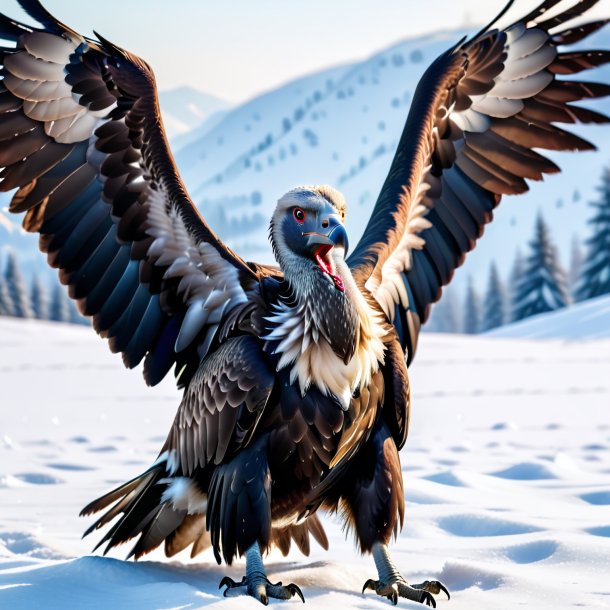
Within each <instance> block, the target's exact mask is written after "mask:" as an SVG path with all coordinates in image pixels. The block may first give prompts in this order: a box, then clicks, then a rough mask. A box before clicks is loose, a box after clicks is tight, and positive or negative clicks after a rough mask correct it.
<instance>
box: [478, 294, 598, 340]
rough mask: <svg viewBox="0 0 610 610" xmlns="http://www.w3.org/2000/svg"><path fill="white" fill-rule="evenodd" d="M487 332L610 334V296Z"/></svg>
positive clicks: (505, 334) (527, 335) (517, 335)
mask: <svg viewBox="0 0 610 610" xmlns="http://www.w3.org/2000/svg"><path fill="white" fill-rule="evenodd" d="M486 336H488V337H506V338H508V337H513V338H531V339H553V338H565V339H576V340H579V339H597V338H610V296H608V295H606V296H601V297H597V298H595V299H589V300H587V301H584V302H582V303H576V304H575V305H571V306H569V307H565V308H563V309H558V310H556V311H553V312H549V313H544V314H540V315H537V316H532V317H531V318H527V319H525V320H522V321H520V322H514V323H513V324H508V325H506V326H502V327H501V328H498V329H495V330H492V331H490V332H488V333H487V334H486Z"/></svg>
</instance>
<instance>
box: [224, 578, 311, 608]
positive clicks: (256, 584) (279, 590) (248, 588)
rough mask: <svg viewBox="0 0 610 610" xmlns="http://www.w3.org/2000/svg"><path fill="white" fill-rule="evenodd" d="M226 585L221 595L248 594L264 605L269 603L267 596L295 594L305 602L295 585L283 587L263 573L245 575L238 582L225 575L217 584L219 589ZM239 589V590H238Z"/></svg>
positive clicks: (283, 597)
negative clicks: (247, 576) (272, 581)
mask: <svg viewBox="0 0 610 610" xmlns="http://www.w3.org/2000/svg"><path fill="white" fill-rule="evenodd" d="M224 586H226V587H227V588H226V589H225V590H224V593H223V595H224V596H225V597H229V596H232V595H250V596H251V597H254V598H255V599H258V601H259V602H261V604H264V605H265V606H266V605H267V604H269V598H270V597H273V598H274V599H291V598H293V597H294V596H295V595H297V596H298V597H300V598H301V601H302V602H303V603H305V598H304V597H303V592H302V591H301V589H299V587H297V585H295V584H294V583H290V584H288V585H286V586H285V587H284V586H283V585H282V583H281V582H277V583H275V584H273V583H271V582H270V581H269V579H268V578H267V577H266V576H265V575H264V574H252V575H251V576H250V577H249V578H246V577H245V576H244V577H243V578H242V579H241V581H240V582H235V581H234V580H233V579H232V578H229V577H228V576H225V577H224V578H223V579H222V580H221V581H220V584H219V585H218V588H219V589H222V587H224ZM240 589H241V590H240Z"/></svg>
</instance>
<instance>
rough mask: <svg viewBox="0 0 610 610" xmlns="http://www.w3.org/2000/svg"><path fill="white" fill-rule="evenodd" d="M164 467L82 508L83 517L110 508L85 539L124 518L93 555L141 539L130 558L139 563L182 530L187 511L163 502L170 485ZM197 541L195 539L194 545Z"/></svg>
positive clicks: (158, 464) (106, 535) (90, 529)
mask: <svg viewBox="0 0 610 610" xmlns="http://www.w3.org/2000/svg"><path fill="white" fill-rule="evenodd" d="M165 466H166V465H165V462H160V463H156V464H155V465H154V466H153V467H151V468H150V469H149V470H147V471H146V472H144V473H143V474H141V475H139V476H138V477H136V478H134V479H132V480H131V481H128V482H127V483H124V484H123V485H121V486H120V487H117V488H116V489H114V490H112V491H111V492H109V493H107V494H105V495H103V496H102V497H101V498H98V499H97V500H94V501H93V502H91V503H90V504H88V505H87V506H85V508H83V510H82V511H81V513H80V514H81V516H82V515H90V514H92V513H96V512H98V511H101V510H103V509H106V508H108V507H110V508H109V509H108V510H107V511H106V512H105V513H104V514H103V515H102V516H101V517H100V518H99V519H98V520H97V521H96V522H95V523H93V525H91V526H90V527H89V528H88V529H87V530H86V531H85V533H84V534H83V537H84V536H87V535H89V534H90V533H91V532H93V531H95V530H97V529H99V528H101V527H102V526H104V525H107V524H108V523H110V521H112V520H113V519H114V518H115V517H117V516H118V515H122V516H121V517H120V518H119V520H118V521H117V522H116V523H114V525H113V526H112V527H111V528H110V529H109V530H108V532H107V533H106V534H105V536H103V537H102V539H101V540H100V541H99V542H98V543H97V544H96V546H95V548H94V551H95V550H97V549H98V548H99V547H100V546H102V545H103V544H105V543H108V544H107V546H106V548H105V549H104V555H105V554H106V553H108V551H109V550H110V549H111V548H113V547H115V546H118V545H120V544H123V543H125V542H127V541H128V540H130V539H132V538H135V537H137V536H140V538H139V540H138V541H137V543H136V544H135V546H134V547H133V548H132V550H131V551H130V553H129V555H128V556H127V558H128V559H129V558H130V557H132V556H135V558H136V559H138V558H140V557H141V556H142V555H144V554H146V553H148V552H150V551H152V550H153V549H155V548H156V547H158V546H159V545H160V544H161V543H162V542H163V541H164V540H165V539H166V538H168V537H170V536H171V535H172V534H173V532H174V531H175V530H177V529H179V528H180V526H181V525H182V523H183V521H184V519H185V517H186V516H187V511H186V510H180V509H178V510H176V509H175V508H174V507H173V505H172V503H171V502H169V501H165V500H163V498H162V496H163V492H164V491H165V490H166V489H167V487H168V483H167V482H166V481H164V480H163V479H165V478H166V477H167V470H166V467H165ZM195 539H196V537H194V538H193V539H192V540H191V542H192V541H194V540H195Z"/></svg>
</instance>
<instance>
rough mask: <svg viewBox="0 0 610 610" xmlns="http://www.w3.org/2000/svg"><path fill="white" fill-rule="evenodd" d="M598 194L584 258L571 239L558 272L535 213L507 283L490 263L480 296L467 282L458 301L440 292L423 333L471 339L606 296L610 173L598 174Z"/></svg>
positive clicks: (546, 229) (450, 293) (609, 286)
mask: <svg viewBox="0 0 610 610" xmlns="http://www.w3.org/2000/svg"><path fill="white" fill-rule="evenodd" d="M598 190H599V192H600V197H599V199H598V200H597V201H595V202H592V203H591V207H592V208H593V214H592V216H591V218H590V219H589V225H590V226H591V232H590V235H589V237H588V239H587V240H586V242H585V247H586V253H585V255H584V256H583V253H582V250H581V247H580V243H579V241H578V239H574V241H573V243H572V252H571V263H570V269H569V270H568V271H566V270H565V269H564V268H563V267H562V265H561V262H560V260H559V256H558V252H557V248H556V246H555V245H554V243H553V240H552V237H551V231H550V228H549V226H548V225H547V223H546V222H545V220H544V217H543V215H542V213H539V214H538V217H537V219H536V223H535V227H534V235H533V237H532V239H531V241H530V242H529V244H528V251H527V255H526V256H525V257H523V256H522V254H521V252H520V251H519V250H518V251H517V254H516V257H515V260H514V262H513V266H512V270H511V273H510V275H509V277H508V280H507V281H506V282H504V281H503V280H502V278H501V277H500V274H499V272H498V269H497V266H496V264H495V263H491V265H490V269H489V275H488V280H487V287H486V290H485V293H484V295H483V297H481V295H480V294H479V293H478V291H477V289H476V287H475V285H474V282H473V281H472V278H471V277H469V278H468V285H467V288H466V293H465V296H464V297H463V298H462V300H461V302H460V300H459V299H458V297H457V296H456V294H455V290H454V287H453V286H450V287H449V288H447V289H445V291H444V294H443V298H442V299H441V301H440V302H439V303H438V304H437V305H435V307H434V308H433V311H432V316H431V319H430V324H429V328H428V330H431V331H434V332H449V333H455V332H463V333H466V334H476V333H480V332H486V331H489V330H492V329H494V328H497V327H499V326H502V325H504V324H508V323H510V322H518V321H520V320H524V319H526V318H529V317H530V316H535V315H538V314H541V313H546V312H549V311H555V310H557V309H561V308H562V307H566V306H568V305H570V304H571V303H574V302H580V301H585V300H587V299H592V298H595V297H598V296H602V295H605V294H610V168H607V169H606V170H605V171H604V173H603V175H602V179H601V184H600V186H599V187H598Z"/></svg>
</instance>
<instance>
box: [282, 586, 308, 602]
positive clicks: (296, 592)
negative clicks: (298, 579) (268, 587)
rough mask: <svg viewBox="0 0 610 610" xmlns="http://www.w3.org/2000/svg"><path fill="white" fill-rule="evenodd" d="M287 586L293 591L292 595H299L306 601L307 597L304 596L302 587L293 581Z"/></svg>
mask: <svg viewBox="0 0 610 610" xmlns="http://www.w3.org/2000/svg"><path fill="white" fill-rule="evenodd" d="M281 584H282V583H280V585H281ZM286 588H287V589H288V590H289V591H290V592H291V593H292V597H294V596H295V595H298V596H299V597H300V598H301V601H302V602H303V603H305V597H304V596H303V591H301V589H300V587H298V586H297V585H295V584H294V583H292V582H291V583H290V584H289V585H287V586H286Z"/></svg>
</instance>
